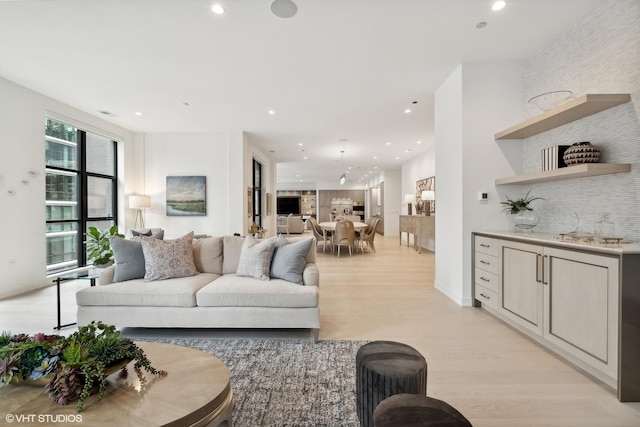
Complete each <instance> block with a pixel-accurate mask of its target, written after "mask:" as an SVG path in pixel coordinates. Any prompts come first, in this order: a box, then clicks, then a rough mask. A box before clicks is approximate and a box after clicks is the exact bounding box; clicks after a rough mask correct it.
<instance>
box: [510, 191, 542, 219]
mask: <svg viewBox="0 0 640 427" xmlns="http://www.w3.org/2000/svg"><path fill="white" fill-rule="evenodd" d="M530 192H531V190H529V191H527V192H526V193H525V194H524V195H523V196H522V197H521V198H519V199H515V200H511V199H510V198H509V197H508V196H507V201H506V202H500V204H501V205H505V206H504V208H503V209H502V211H503V212H507V213H510V214H517V213H520V212H523V211H532V210H533V209H532V208H531V207H530V206H529V204H530V203H531V202H533V201H534V200H544V199H543V198H542V197H531V196H530V195H529V193H530Z"/></svg>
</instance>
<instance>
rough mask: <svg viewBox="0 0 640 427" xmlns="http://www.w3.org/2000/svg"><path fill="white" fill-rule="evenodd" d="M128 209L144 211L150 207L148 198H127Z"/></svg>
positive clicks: (149, 198)
mask: <svg viewBox="0 0 640 427" xmlns="http://www.w3.org/2000/svg"><path fill="white" fill-rule="evenodd" d="M129 207H130V208H131V209H144V208H148V207H151V197H150V196H129Z"/></svg>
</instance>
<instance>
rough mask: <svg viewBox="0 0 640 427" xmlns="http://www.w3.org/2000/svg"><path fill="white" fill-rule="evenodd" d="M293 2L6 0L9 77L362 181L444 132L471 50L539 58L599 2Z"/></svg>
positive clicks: (287, 169) (1, 21)
mask: <svg viewBox="0 0 640 427" xmlns="http://www.w3.org/2000/svg"><path fill="white" fill-rule="evenodd" d="M216 2H217V3H220V4H223V5H224V7H225V9H226V13H225V14H224V15H215V14H213V13H212V12H211V5H212V4H214V3H216ZM295 2H296V4H297V5H298V13H297V15H295V16H294V17H293V18H290V19H282V18H278V17H275V16H274V15H272V14H271V12H270V9H269V6H270V3H271V0H219V1H216V0H109V1H106V0H75V1H74V0H31V1H20V0H17V1H5V0H0V76H2V77H4V78H7V79H9V80H11V81H14V82H16V83H18V84H21V85H23V86H26V87H28V88H31V89H33V90H35V91H37V92H41V93H43V94H45V95H48V96H50V97H53V98H55V99H58V100H60V101H62V102H65V103H67V104H70V105H72V106H74V107H76V108H79V109H81V110H84V111H87V112H89V113H91V114H94V115H97V116H100V117H103V118H104V119H106V120H108V121H111V122H113V123H115V124H118V125H120V126H123V127H125V128H128V129H131V130H133V131H139V132H165V131H174V132H189V131H215V130H243V131H245V132H248V133H249V134H250V135H251V140H252V141H254V142H255V143H257V144H258V145H259V146H261V147H263V148H264V149H265V151H272V155H273V158H274V159H276V160H277V162H278V181H279V182H298V181H300V180H302V181H304V182H317V181H332V180H335V181H337V179H338V176H339V175H340V173H341V172H342V170H343V169H346V168H347V167H348V166H351V167H352V168H353V169H352V170H351V173H350V175H349V176H350V180H353V181H357V180H358V179H359V178H362V177H363V176H364V174H365V173H367V172H368V171H373V173H375V172H376V170H384V169H398V168H399V167H400V165H401V164H402V163H404V162H406V161H407V160H409V159H410V158H411V157H413V156H415V155H416V154H419V153H421V152H424V151H425V150H427V149H429V147H430V146H432V144H433V93H434V91H435V90H436V89H437V88H438V86H439V85H440V84H441V83H442V82H443V80H444V79H445V78H446V77H447V76H448V75H449V74H450V73H451V72H452V71H453V70H454V69H455V67H456V66H457V65H458V64H460V63H463V62H478V61H483V62H486V61H513V60H523V59H526V58H527V57H529V56H530V55H531V54H532V53H534V52H535V51H536V50H538V49H540V48H541V47H542V46H544V45H545V44H547V43H548V42H549V41H551V40H552V39H553V38H554V37H555V36H556V35H558V34H559V33H561V32H563V31H564V30H566V29H568V28H570V27H571V26H573V25H575V24H576V23H578V22H579V21H580V20H581V19H582V17H584V16H585V15H587V14H589V13H590V12H592V11H593V10H594V9H595V8H596V7H597V6H599V5H600V4H601V1H600V0H507V6H506V7H505V8H504V9H503V10H502V11H499V12H493V11H492V10H491V4H492V3H493V0H393V1H391V0H387V1H382V0H295ZM481 21H485V22H487V23H488V25H487V26H486V28H484V29H477V28H476V24H478V23H479V22H481ZM550 89H553V88H550ZM0 96H1V94H0ZM487 101H488V102H490V100H487ZM414 102H417V103H416V104H414ZM185 103H188V106H186V105H185ZM406 108H411V110H412V112H411V113H410V114H406V113H404V110H405V109H406ZM269 109H273V110H274V111H275V114H274V115H270V114H268V110H269ZM99 111H108V112H110V113H111V114H112V115H111V116H105V115H103V114H101V113H99ZM136 112H140V113H142V115H141V116H137V115H136V114H135V113H136ZM342 139H346V140H347V141H341V140H342ZM417 141H421V143H420V144H418V143H417ZM300 143H301V144H303V145H302V146H300V145H299V144H300ZM387 143H390V145H388V144H387ZM343 148H344V161H341V154H340V151H341V150H342V149H343ZM303 150H304V151H303ZM407 150H409V151H407ZM303 156H307V157H308V159H307V160H304V159H303ZM374 156H377V159H376V158H374ZM376 167H377V169H374V168H376Z"/></svg>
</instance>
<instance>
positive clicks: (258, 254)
mask: <svg viewBox="0 0 640 427" xmlns="http://www.w3.org/2000/svg"><path fill="white" fill-rule="evenodd" d="M275 245H276V239H275V238H272V239H267V240H263V241H262V242H258V241H257V240H256V239H254V238H253V237H251V236H247V237H245V238H244V244H243V245H242V252H240V261H238V270H237V271H236V274H237V275H238V276H248V277H253V278H255V279H260V280H269V271H270V270H271V259H272V258H273V251H274V249H275Z"/></svg>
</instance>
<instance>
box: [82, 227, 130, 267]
mask: <svg viewBox="0 0 640 427" xmlns="http://www.w3.org/2000/svg"><path fill="white" fill-rule="evenodd" d="M85 236H87V240H86V241H85V243H86V244H87V261H93V265H94V266H95V267H96V268H104V267H108V266H109V265H111V264H113V250H112V249H111V244H110V242H109V239H110V238H111V237H114V236H116V237H124V235H123V234H120V233H118V226H117V225H114V226H112V227H111V228H109V229H105V230H100V229H98V228H97V227H93V226H92V227H89V231H88V232H87V233H85Z"/></svg>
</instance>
